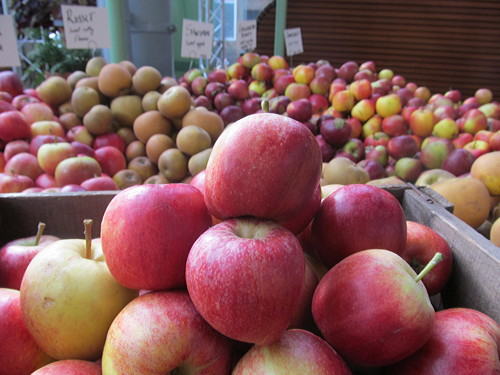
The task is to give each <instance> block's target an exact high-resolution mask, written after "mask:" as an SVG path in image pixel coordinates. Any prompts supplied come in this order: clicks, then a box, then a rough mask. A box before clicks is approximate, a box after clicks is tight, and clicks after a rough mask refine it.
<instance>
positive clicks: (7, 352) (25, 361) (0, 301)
mask: <svg viewBox="0 0 500 375" xmlns="http://www.w3.org/2000/svg"><path fill="white" fill-rule="evenodd" d="M0 315H1V316H2V319H1V320H0V336H1V337H3V338H4V340H2V341H1V342H0V350H1V351H2V353H3V355H2V369H1V371H2V373H3V374H12V375H14V374H15V375H21V374H31V373H33V372H34V371H35V370H36V369H38V368H40V367H42V366H44V365H46V364H48V363H50V362H52V361H54V359H52V358H50V357H49V356H48V355H47V354H45V353H44V352H43V351H42V349H40V347H39V346H38V344H37V343H36V342H35V340H34V339H33V336H31V334H30V333H29V331H28V329H27V328H26V324H25V322H24V319H23V315H22V312H21V304H20V293H19V291H18V290H14V289H8V288H0Z"/></svg>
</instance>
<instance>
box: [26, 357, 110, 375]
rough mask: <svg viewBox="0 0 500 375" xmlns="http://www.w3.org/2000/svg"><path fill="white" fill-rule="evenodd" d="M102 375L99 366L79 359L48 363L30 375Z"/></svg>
mask: <svg viewBox="0 0 500 375" xmlns="http://www.w3.org/2000/svg"><path fill="white" fill-rule="evenodd" d="M62 374H66V375H102V371H101V364H100V363H97V362H91V361H84V360H81V359H63V360H60V361H56V362H52V363H49V364H48V365H45V366H43V367H41V368H39V369H38V370H36V371H35V372H34V373H33V374H31V375H62Z"/></svg>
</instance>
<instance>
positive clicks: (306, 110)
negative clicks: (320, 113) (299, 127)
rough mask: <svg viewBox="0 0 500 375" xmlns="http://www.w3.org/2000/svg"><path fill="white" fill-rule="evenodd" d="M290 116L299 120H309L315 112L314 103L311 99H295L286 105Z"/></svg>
mask: <svg viewBox="0 0 500 375" xmlns="http://www.w3.org/2000/svg"><path fill="white" fill-rule="evenodd" d="M286 113H287V115H288V117H290V118H293V119H294V120H297V121H299V122H305V121H307V120H309V119H310V118H311V116H312V114H313V111H312V104H311V102H310V101H309V99H306V98H302V99H297V100H293V101H292V102H290V104H288V105H287V107H286Z"/></svg>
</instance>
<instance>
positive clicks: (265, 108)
mask: <svg viewBox="0 0 500 375" xmlns="http://www.w3.org/2000/svg"><path fill="white" fill-rule="evenodd" d="M260 107H261V108H262V110H263V111H264V112H266V113H268V112H269V100H267V99H264V100H263V101H262V102H261V103H260Z"/></svg>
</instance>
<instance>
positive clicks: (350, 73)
mask: <svg viewBox="0 0 500 375" xmlns="http://www.w3.org/2000/svg"><path fill="white" fill-rule="evenodd" d="M358 70H359V65H358V64H357V63H356V62H355V61H346V62H345V63H343V64H342V65H341V66H340V67H339V70H338V71H337V77H339V78H342V79H344V80H345V81H346V82H351V81H352V80H353V79H354V75H355V74H356V72H358Z"/></svg>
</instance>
